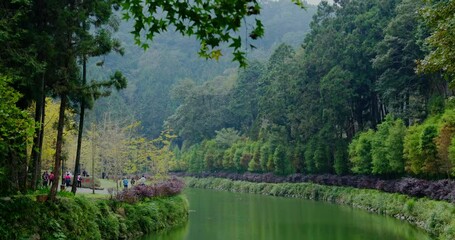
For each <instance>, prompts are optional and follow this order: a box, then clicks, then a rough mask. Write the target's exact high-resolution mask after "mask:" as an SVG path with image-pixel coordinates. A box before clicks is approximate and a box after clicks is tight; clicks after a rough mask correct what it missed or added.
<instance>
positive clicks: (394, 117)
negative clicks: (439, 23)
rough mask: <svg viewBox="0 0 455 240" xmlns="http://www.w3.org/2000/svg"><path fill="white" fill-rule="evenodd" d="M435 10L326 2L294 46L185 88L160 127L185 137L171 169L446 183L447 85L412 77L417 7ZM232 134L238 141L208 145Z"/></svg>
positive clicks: (422, 27)
mask: <svg viewBox="0 0 455 240" xmlns="http://www.w3.org/2000/svg"><path fill="white" fill-rule="evenodd" d="M442 2H444V1H442ZM432 4H434V3H433V2H428V3H425V2H424V1H411V0H397V1H379V0H367V1H360V0H352V1H338V2H337V3H335V4H333V5H330V4H327V3H324V2H323V3H321V4H320V5H319V6H318V11H317V13H316V14H315V15H314V17H313V21H312V23H311V32H310V33H309V34H308V35H307V36H306V37H305V39H302V41H303V44H302V48H298V49H294V48H293V47H291V46H288V45H285V44H283V45H281V46H279V47H278V48H277V49H276V50H275V51H274V53H273V54H272V55H271V56H270V58H269V59H268V61H267V62H265V63H264V62H256V61H252V62H250V65H249V66H248V67H247V68H246V69H244V70H241V71H239V74H238V76H237V77H234V79H232V78H225V79H224V80H223V79H215V80H213V81H212V82H206V83H204V84H203V85H201V86H197V85H195V84H194V83H192V84H191V85H190V84H189V83H187V82H182V83H181V85H178V86H177V87H176V89H179V91H178V93H179V96H180V99H181V101H182V102H181V105H180V107H179V108H178V110H177V111H176V112H175V113H174V115H172V116H171V117H170V118H169V119H168V121H167V125H168V126H170V127H171V128H172V129H173V130H174V131H175V132H176V133H177V134H178V135H179V136H180V139H181V140H183V144H180V143H179V146H178V149H176V150H175V151H176V152H179V154H177V158H178V159H179V161H180V162H182V164H179V165H178V166H177V168H176V169H175V170H189V171H190V172H201V171H213V170H228V171H238V172H244V171H250V172H275V173H276V174H280V175H286V174H289V173H293V172H299V173H336V174H347V173H356V174H372V175H380V176H387V177H397V176H401V175H403V174H412V175H417V176H421V177H431V178H434V177H448V176H450V173H451V172H453V170H454V169H453V160H452V158H451V157H452V155H450V154H449V149H450V146H451V141H452V138H453V134H452V133H453V131H452V127H451V125H450V123H449V124H448V125H447V124H446V125H447V126H445V124H444V123H442V122H441V121H439V120H437V119H440V118H441V115H442V114H444V115H447V114H450V111H451V110H450V109H451V105H450V104H449V105H450V106H449V105H448V106H447V107H445V104H444V102H445V101H446V100H445V99H447V97H448V96H450V93H449V91H447V89H448V82H447V81H444V79H443V78H441V76H438V75H435V74H424V73H416V72H415V69H416V68H417V63H416V61H417V60H419V59H423V58H424V57H425V55H426V54H428V48H427V46H426V45H424V44H423V42H425V41H426V38H427V37H428V36H430V35H429V32H430V31H431V30H430V29H431V26H430V25H428V21H426V20H425V19H424V18H422V17H421V16H420V15H419V14H418V10H419V9H421V8H422V7H424V6H426V7H428V8H431V6H432ZM427 14H428V13H427ZM224 86H226V87H224ZM447 101H449V100H447ZM445 109H447V110H445ZM444 112H445V113H444ZM427 118H428V120H425V119H427ZM431 119H433V120H431ZM444 119H450V117H444ZM445 121H447V120H445ZM430 122H432V123H430ZM432 124H433V125H432ZM230 128H232V129H233V131H231V132H232V134H233V135H236V138H235V139H238V140H237V141H235V142H233V143H231V145H229V146H226V145H220V144H218V143H217V142H216V141H214V139H216V138H217V137H218V134H217V131H218V132H219V131H220V130H222V129H230ZM235 131H238V132H235ZM234 133H235V134H234Z"/></svg>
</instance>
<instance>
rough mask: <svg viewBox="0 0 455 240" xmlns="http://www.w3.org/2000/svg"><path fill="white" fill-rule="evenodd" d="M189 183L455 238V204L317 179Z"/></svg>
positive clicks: (202, 180) (197, 180) (188, 180)
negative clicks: (391, 220) (393, 221)
mask: <svg viewBox="0 0 455 240" xmlns="http://www.w3.org/2000/svg"><path fill="white" fill-rule="evenodd" d="M186 183H187V186H188V187H193V188H206V189H215V190H224V191H231V192H242V193H254V194H263V195H272V196H282V197H293V198H303V199H312V200H318V201H327V202H332V203H336V204H342V205H348V206H352V207H354V208H359V209H364V210H367V211H370V212H375V213H378V214H383V215H389V216H393V217H395V218H398V219H401V220H403V221H407V222H409V223H411V224H413V225H416V226H418V227H420V228H422V229H424V230H425V231H427V232H428V233H429V234H431V235H432V236H433V237H435V238H436V239H440V240H453V239H455V205H454V204H451V203H448V202H443V201H435V200H429V199H427V198H413V197H410V196H406V195H402V194H397V193H385V192H381V191H378V190H372V189H357V188H352V187H337V186H324V185H318V184H314V183H254V182H245V181H233V180H229V179H221V178H211V177H209V178H191V177H187V178H186Z"/></svg>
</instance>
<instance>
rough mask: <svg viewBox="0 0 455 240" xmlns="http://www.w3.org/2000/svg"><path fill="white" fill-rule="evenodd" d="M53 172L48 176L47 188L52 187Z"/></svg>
mask: <svg viewBox="0 0 455 240" xmlns="http://www.w3.org/2000/svg"><path fill="white" fill-rule="evenodd" d="M54 178H55V176H54V172H51V174H49V186H52V184H54Z"/></svg>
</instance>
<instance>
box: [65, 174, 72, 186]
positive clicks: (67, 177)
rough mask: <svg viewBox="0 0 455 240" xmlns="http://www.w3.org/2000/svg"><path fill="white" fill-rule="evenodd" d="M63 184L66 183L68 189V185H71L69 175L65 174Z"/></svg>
mask: <svg viewBox="0 0 455 240" xmlns="http://www.w3.org/2000/svg"><path fill="white" fill-rule="evenodd" d="M65 183H66V186H67V187H69V186H70V183H71V176H70V174H69V173H66V176H65Z"/></svg>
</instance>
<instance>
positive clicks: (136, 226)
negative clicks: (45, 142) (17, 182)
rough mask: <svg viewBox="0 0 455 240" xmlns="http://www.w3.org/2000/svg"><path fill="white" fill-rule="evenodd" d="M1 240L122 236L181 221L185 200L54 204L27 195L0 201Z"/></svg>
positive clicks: (185, 216)
mask: <svg viewBox="0 0 455 240" xmlns="http://www.w3.org/2000/svg"><path fill="white" fill-rule="evenodd" d="M0 216H1V217H0V233H1V235H2V238H4V239H29V238H33V239H125V238H129V239H131V238H133V237H137V236H140V235H143V234H146V233H151V232H154V231H158V230H162V229H167V228H170V227H174V226H178V225H181V224H183V223H184V222H186V221H187V219H188V202H187V200H186V199H185V198H184V197H183V196H181V195H179V196H174V197H167V198H154V199H149V200H144V201H142V202H139V203H136V204H127V203H117V202H113V201H108V200H90V199H87V198H85V197H60V198H59V199H58V201H56V202H54V203H49V202H48V203H42V202H37V201H35V200H34V199H32V198H31V196H21V197H13V198H12V199H11V200H0Z"/></svg>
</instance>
